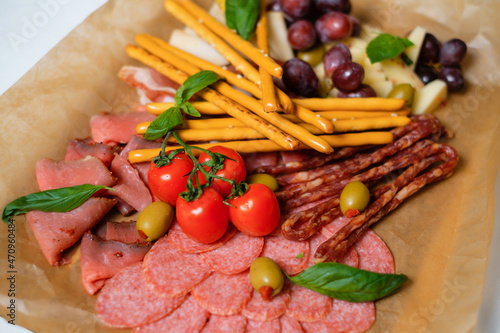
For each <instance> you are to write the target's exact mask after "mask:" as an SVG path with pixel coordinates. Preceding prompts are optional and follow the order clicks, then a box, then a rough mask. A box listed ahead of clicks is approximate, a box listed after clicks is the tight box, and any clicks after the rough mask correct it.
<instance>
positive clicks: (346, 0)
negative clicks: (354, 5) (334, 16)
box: [315, 0, 351, 14]
mask: <svg viewBox="0 0 500 333" xmlns="http://www.w3.org/2000/svg"><path fill="white" fill-rule="evenodd" d="M315 3H316V7H317V8H319V9H320V10H321V11H323V12H325V13H327V12H342V13H344V14H349V13H350V12H351V1H350V0H315Z"/></svg>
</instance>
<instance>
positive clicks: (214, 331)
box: [202, 315, 247, 333]
mask: <svg viewBox="0 0 500 333" xmlns="http://www.w3.org/2000/svg"><path fill="white" fill-rule="evenodd" d="M246 326H247V318H246V317H244V316H242V315H232V316H218V315H211V316H210V319H209V320H208V323H207V325H206V326H205V327H204V328H203V331H202V333H243V332H245V329H246Z"/></svg>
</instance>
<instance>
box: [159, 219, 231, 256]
mask: <svg viewBox="0 0 500 333" xmlns="http://www.w3.org/2000/svg"><path fill="white" fill-rule="evenodd" d="M235 233H236V228H235V227H234V226H233V225H232V224H230V225H229V226H228V228H227V231H226V233H225V234H224V236H222V238H220V239H219V240H217V241H215V242H213V243H210V244H203V243H200V242H198V241H195V240H194V239H191V238H189V236H188V235H186V234H185V233H184V232H183V231H182V229H181V227H180V226H179V223H174V224H173V225H172V226H171V227H170V229H169V231H168V238H169V239H170V241H171V242H172V244H174V245H175V247H177V248H178V249H179V250H181V251H182V252H184V253H202V252H207V251H212V250H215V249H216V248H218V247H220V246H222V245H224V244H225V243H226V242H227V241H228V240H230V239H231V237H233V236H234V234H235Z"/></svg>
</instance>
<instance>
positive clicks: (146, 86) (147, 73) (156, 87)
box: [118, 66, 179, 104]
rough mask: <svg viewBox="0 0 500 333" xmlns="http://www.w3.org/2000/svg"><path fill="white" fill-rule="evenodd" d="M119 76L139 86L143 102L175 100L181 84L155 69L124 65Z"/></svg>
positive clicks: (136, 86) (132, 84)
mask: <svg viewBox="0 0 500 333" xmlns="http://www.w3.org/2000/svg"><path fill="white" fill-rule="evenodd" d="M118 76H119V77H120V79H122V80H123V81H125V82H127V83H128V84H129V85H130V86H132V87H134V88H137V90H138V92H139V95H140V96H141V104H146V103H150V102H173V101H174V97H175V93H176V92H177V89H178V88H179V84H177V83H176V82H174V81H172V80H170V79H168V78H167V77H165V76H163V75H162V74H160V73H158V72H157V71H155V70H154V69H151V68H147V67H134V66H124V67H122V68H121V69H120V72H119V73H118Z"/></svg>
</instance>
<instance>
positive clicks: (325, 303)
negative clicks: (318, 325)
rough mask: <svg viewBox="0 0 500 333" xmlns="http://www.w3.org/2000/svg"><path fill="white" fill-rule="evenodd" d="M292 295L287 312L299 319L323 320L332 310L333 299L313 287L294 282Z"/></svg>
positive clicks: (291, 287) (291, 290)
mask: <svg viewBox="0 0 500 333" xmlns="http://www.w3.org/2000/svg"><path fill="white" fill-rule="evenodd" d="M290 295H291V298H290V302H289V303H288V308H287V309H286V314H287V315H288V316H291V317H293V318H295V319H297V320H299V321H308V322H309V321H319V320H323V319H325V318H326V316H328V314H329V313H330V311H331V310H332V299H331V298H330V297H328V296H325V295H321V294H319V293H317V292H315V291H313V290H311V289H307V288H304V287H301V286H298V285H295V284H293V285H291V286H290Z"/></svg>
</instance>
